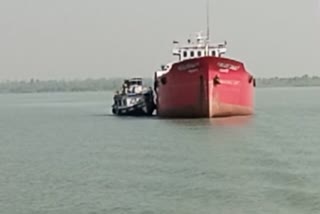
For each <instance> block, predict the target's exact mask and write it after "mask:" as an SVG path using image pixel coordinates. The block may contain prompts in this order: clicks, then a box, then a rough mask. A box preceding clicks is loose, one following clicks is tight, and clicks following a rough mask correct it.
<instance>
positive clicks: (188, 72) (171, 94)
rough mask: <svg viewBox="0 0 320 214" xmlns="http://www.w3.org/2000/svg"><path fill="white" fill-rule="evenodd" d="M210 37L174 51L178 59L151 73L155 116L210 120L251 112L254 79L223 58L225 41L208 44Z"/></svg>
mask: <svg viewBox="0 0 320 214" xmlns="http://www.w3.org/2000/svg"><path fill="white" fill-rule="evenodd" d="M208 37H209V36H206V37H204V36H202V35H201V33H199V34H197V36H196V38H195V41H192V40H191V39H189V40H188V41H187V44H185V45H179V42H174V44H175V45H177V47H175V48H174V49H173V55H174V56H178V60H177V61H174V62H172V63H168V64H166V65H164V66H162V68H161V70H159V71H156V72H155V74H154V78H155V82H154V84H155V85H154V90H155V94H156V104H157V109H156V112H157V116H159V117H169V118H210V117H227V116H241V115H251V114H253V113H254V101H253V97H254V87H255V79H254V77H253V76H252V74H250V73H249V72H248V71H247V69H246V68H245V66H244V63H242V62H241V61H237V60H235V59H231V58H227V57H223V55H224V54H225V53H226V51H227V48H226V45H227V44H226V42H224V43H221V44H216V45H215V44H210V41H209V38H208Z"/></svg>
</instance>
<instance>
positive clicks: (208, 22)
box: [207, 0, 210, 41]
mask: <svg viewBox="0 0 320 214" xmlns="http://www.w3.org/2000/svg"><path fill="white" fill-rule="evenodd" d="M209 8H210V2H209V0H207V41H209V40H210V9H209Z"/></svg>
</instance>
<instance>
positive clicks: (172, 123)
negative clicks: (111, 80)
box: [0, 88, 320, 214]
mask: <svg viewBox="0 0 320 214" xmlns="http://www.w3.org/2000/svg"><path fill="white" fill-rule="evenodd" d="M319 94H320V88H282V89H257V91H256V115H254V116H253V117H250V118H229V119H219V120H213V119H211V120H210V119H201V120H198V119H194V120H165V119H157V118H140V119H139V118H118V117H114V116H112V115H111V114H110V113H111V109H110V105H111V102H112V94H110V93H107V92H96V93H57V94H6V95H0V213H1V214H40V213H41V214H42V213H50V214H53V213H54V214H62V213H63V214H71V213H75V214H79V213H88V214H93V213H97V214H100V213H101V214H102V213H103V214H105V213H106V214H109V213H110V214H113V213H134V214H135V213H142V214H152V213H161V214H172V213H178V214H182V213H183V214H184V213H188V214H189V213H190V214H208V213H237V214H240V213H243V214H249V213H252V214H256V213H268V214H270V213H291V214H301V213H308V214H309V213H320V167H319V165H320V126H319V125H320V99H319Z"/></svg>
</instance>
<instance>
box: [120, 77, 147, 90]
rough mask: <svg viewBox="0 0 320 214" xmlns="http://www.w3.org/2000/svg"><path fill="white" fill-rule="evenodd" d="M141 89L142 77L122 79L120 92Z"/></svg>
mask: <svg viewBox="0 0 320 214" xmlns="http://www.w3.org/2000/svg"><path fill="white" fill-rule="evenodd" d="M142 90H143V81H142V78H131V79H126V80H124V83H123V85H122V94H135V93H141V92H142Z"/></svg>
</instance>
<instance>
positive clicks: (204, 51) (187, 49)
mask: <svg viewBox="0 0 320 214" xmlns="http://www.w3.org/2000/svg"><path fill="white" fill-rule="evenodd" d="M173 43H174V44H176V45H177V47H175V48H174V49H173V55H174V56H178V58H179V61H182V60H186V59H192V58H197V57H203V56H215V57H221V56H222V55H223V54H225V53H226V51H227V48H226V45H227V43H226V42H224V43H222V44H216V45H214V44H210V43H209V40H208V39H207V37H204V36H202V35H201V32H200V33H198V34H197V36H196V39H195V40H194V41H193V40H192V39H188V41H187V44H184V45H181V46H179V42H178V41H174V42H173Z"/></svg>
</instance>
